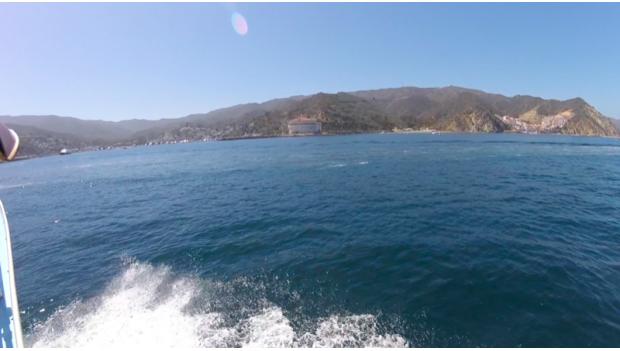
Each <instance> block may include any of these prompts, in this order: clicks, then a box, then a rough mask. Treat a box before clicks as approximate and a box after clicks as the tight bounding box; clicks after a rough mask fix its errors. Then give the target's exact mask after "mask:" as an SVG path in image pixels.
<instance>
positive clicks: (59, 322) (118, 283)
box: [27, 262, 408, 348]
mask: <svg viewBox="0 0 620 351" xmlns="http://www.w3.org/2000/svg"><path fill="white" fill-rule="evenodd" d="M218 284H219V286H218ZM222 284H224V285H225V283H213V282H211V283H206V282H205V281H204V280H201V279H198V278H194V277H183V276H182V277H179V276H178V275H175V274H173V273H172V272H171V270H170V269H169V268H168V267H166V266H153V265H150V264H145V263H139V262H131V263H129V264H128V265H127V267H126V269H125V270H124V272H123V273H122V274H121V275H120V276H118V277H117V278H115V279H114V280H113V281H112V282H111V283H110V284H109V285H108V286H107V287H106V289H105V291H104V292H103V293H102V294H101V295H100V296H98V297H95V298H93V299H90V300H85V301H75V302H73V303H71V304H69V305H67V306H65V307H63V308H60V309H59V310H57V311H56V312H54V313H53V314H52V315H51V316H50V317H49V318H48V319H47V320H46V321H44V322H42V323H39V324H37V325H35V326H34V328H33V329H32V332H31V333H30V334H29V335H28V336H27V344H28V346H31V347H93V346H101V347H106V348H107V347H114V346H122V345H124V346H127V345H131V346H136V347H364V346H369V347H406V346H408V343H407V341H406V340H405V339H404V338H403V337H401V336H400V335H398V334H390V333H383V332H381V328H380V327H379V324H378V321H377V318H376V317H375V316H374V315H371V314H360V315H330V316H328V317H325V318H321V319H318V320H315V321H313V322H311V323H310V325H309V326H308V325H306V326H299V325H297V326H296V327H294V324H295V323H293V322H292V321H291V320H290V319H289V318H287V315H286V313H285V312H284V311H283V309H282V308H280V307H278V306H276V305H275V304H273V303H270V302H269V301H266V300H263V301H260V302H259V303H250V302H243V301H240V299H239V298H238V297H235V296H233V295H232V294H231V295H227V294H225V293H224V294H222V291H224V292H225V291H226V289H223V290H222ZM228 292H230V291H228ZM223 299H227V300H231V301H233V302H232V303H231V304H232V305H233V306H237V308H231V309H232V310H234V312H233V313H226V312H223V311H222V308H221V307H222V300H223ZM241 300H243V299H241ZM226 308H227V309H228V308H229V307H226Z"/></svg>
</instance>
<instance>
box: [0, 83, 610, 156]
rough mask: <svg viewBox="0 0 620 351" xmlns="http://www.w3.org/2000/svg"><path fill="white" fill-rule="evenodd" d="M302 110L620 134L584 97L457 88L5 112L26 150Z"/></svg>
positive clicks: (377, 119)
mask: <svg viewBox="0 0 620 351" xmlns="http://www.w3.org/2000/svg"><path fill="white" fill-rule="evenodd" d="M299 115H306V116H309V117H312V118H316V119H318V120H319V121H321V122H322V126H323V133H325V134H348V133H363V132H377V131H391V130H394V129H404V128H411V129H436V130H444V131H454V132H491V133H499V132H524V133H560V134H574V135H598V136H616V135H618V134H619V132H618V130H619V129H618V128H619V127H620V126H619V125H620V122H618V121H617V120H612V119H610V118H607V117H605V116H603V115H602V114H601V113H600V112H598V111H597V110H596V109H595V108H594V107H593V106H591V105H589V104H588V103H587V102H586V101H584V100H583V99H581V98H574V99H570V100H564V101H560V100H546V99H542V98H538V97H532V96H525V95H517V96H514V97H506V96H503V95H499V94H490V93H486V92H483V91H480V90H474V89H466V88H460V87H453V86H450V87H445V88H416V87H405V88H393V89H380V90H366V91H355V92H348V93H344V92H341V93H336V94H326V93H318V94H314V95H311V96H294V97H289V98H282V99H275V100H270V101H267V102H264V103H249V104H242V105H236V106H232V107H228V108H224V109H218V110H215V111H211V112H209V113H203V114H193V115H189V116H186V117H182V118H177V119H163V120H138V119H133V120H127V121H120V122H109V121H94V120H81V119H78V118H72V117H59V116H17V117H10V116H0V122H2V123H5V124H7V125H9V126H11V127H12V128H14V129H15V130H16V131H17V132H18V134H20V135H21V136H22V146H23V147H22V150H21V151H20V153H21V155H22V156H36V155H44V154H52V153H56V152H57V151H58V150H59V149H60V148H62V147H67V148H72V149H77V150H81V149H87V148H95V147H102V146H114V145H132V144H144V143H160V142H171V141H179V140H199V139H204V138H210V139H227V138H243V137H268V136H280V135H285V134H286V132H287V122H288V121H289V120H291V119H293V118H295V117H297V116H299Z"/></svg>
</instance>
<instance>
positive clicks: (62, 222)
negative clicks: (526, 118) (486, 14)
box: [0, 134, 620, 347]
mask: <svg viewBox="0 0 620 351" xmlns="http://www.w3.org/2000/svg"><path fill="white" fill-rule="evenodd" d="M0 198H1V199H2V201H3V202H4V204H5V206H6V208H7V211H8V212H9V213H8V217H9V221H10V224H11V229H12V232H13V236H14V239H13V241H14V256H15V268H16V274H17V284H18V290H19V298H20V304H21V306H20V307H21V309H22V310H23V318H24V324H25V327H26V328H27V330H28V342H29V343H30V344H33V345H35V346H39V345H43V346H45V345H52V346H53V345H93V344H101V345H107V346H109V345H110V343H112V344H114V343H117V344H123V343H125V344H127V343H133V344H140V345H148V344H149V343H151V344H154V345H160V346H161V345H185V346H242V345H250V346H251V345H268V346H269V345H272V346H368V345H371V346H372V345H374V346H399V345H400V346H402V345H408V346H558V347H559V346H616V347H617V346H619V345H620V142H619V141H617V140H613V139H602V138H578V137H560V136H525V135H475V134H472V135H460V134H450V135H447V134H445V135H387V134H386V135H357V136H342V137H310V138H280V139H263V140H239V141H230V142H215V143H195V144H183V145H166V146H158V147H149V148H146V147H138V148H133V149H127V150H112V151H102V152H92V153H80V154H73V155H70V156H66V157H63V156H54V157H47V158H40V159H33V160H27V161H22V162H13V163H10V164H2V165H0Z"/></svg>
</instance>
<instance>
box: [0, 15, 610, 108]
mask: <svg viewBox="0 0 620 351" xmlns="http://www.w3.org/2000/svg"><path fill="white" fill-rule="evenodd" d="M234 12H238V13H240V14H242V15H243V16H244V17H245V18H246V19H247V23H248V33H247V34H246V35H244V36H242V35H239V34H238V33H237V32H235V31H234V30H233V27H232V25H231V16H232V14H233V13H234ZM447 85H458V86H464V87H470V88H477V89H482V90H485V91H489V92H496V93H501V94H505V95H515V94H528V95H535V96H542V97H544V98H557V99H567V98H572V97H575V96H580V97H583V98H584V99H586V100H587V101H588V102H590V103H591V104H593V105H594V106H595V107H597V108H598V109H599V110H600V111H601V112H603V113H604V114H606V115H609V116H611V117H620V4H448V3H435V4H415V3H414V4H329V3H324V4H320V3H315V4H231V3H227V4H198V3H191V4H146V3H145V4H113V3H112V4H17V3H14V4H6V3H5V4H0V114H11V115H18V114H58V115H65V116H75V117H80V118H88V119H95V118H96V119H107V120H120V119H128V118H150V119H154V118H165V117H180V116H184V115H187V114H190V113H198V112H207V111H210V110H212V109H215V108H220V107H225V106H230V105H234V104H238V103H246V102H260V101H265V100H269V99H272V98H278V97H286V96H291V95H298V94H313V93H316V92H320V91H323V92H338V91H351V90H360V89H375V88H386V87H399V86H420V87H438V86H447Z"/></svg>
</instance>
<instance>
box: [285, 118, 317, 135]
mask: <svg viewBox="0 0 620 351" xmlns="http://www.w3.org/2000/svg"><path fill="white" fill-rule="evenodd" d="M320 133H321V122H319V121H317V120H316V119H314V118H308V117H304V116H301V117H297V118H295V119H292V120H290V121H289V122H288V134H289V135H314V134H320Z"/></svg>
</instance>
